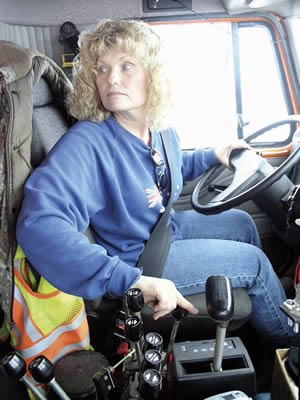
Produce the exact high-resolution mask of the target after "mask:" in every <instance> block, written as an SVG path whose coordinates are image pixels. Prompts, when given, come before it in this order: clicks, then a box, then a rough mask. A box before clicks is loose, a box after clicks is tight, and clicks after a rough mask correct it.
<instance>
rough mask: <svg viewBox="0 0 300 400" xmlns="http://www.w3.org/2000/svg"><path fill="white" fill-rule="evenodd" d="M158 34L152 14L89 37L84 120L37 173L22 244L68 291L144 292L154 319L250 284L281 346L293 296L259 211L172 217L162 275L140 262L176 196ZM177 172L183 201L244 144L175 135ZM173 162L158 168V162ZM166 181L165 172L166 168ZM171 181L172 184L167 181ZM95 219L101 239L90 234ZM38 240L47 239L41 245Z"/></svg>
mask: <svg viewBox="0 0 300 400" xmlns="http://www.w3.org/2000/svg"><path fill="white" fill-rule="evenodd" d="M164 65H165V64H164V60H163V53H162V49H161V43H160V40H159V37H158V36H157V35H156V34H155V33H154V32H153V31H152V30H151V28H150V27H149V26H148V25H147V24H145V23H143V22H141V21H127V20H120V21H112V20H103V21H101V22H100V23H99V25H98V26H97V27H96V28H95V29H94V30H93V31H92V32H90V33H86V34H83V35H82V37H81V39H80V59H79V61H78V65H77V70H76V71H75V72H74V90H73V92H72V93H71V94H70V96H69V98H68V104H69V109H70V112H71V114H72V115H73V116H74V117H76V118H77V119H78V120H79V122H78V123H77V124H75V125H74V126H73V127H72V128H71V129H70V130H69V131H68V132H67V133H66V134H65V135H64V137H63V138H62V139H61V140H60V141H59V142H58V143H57V145H56V146H55V147H54V149H52V151H51V152H50V154H49V155H48V157H47V159H46V160H45V161H44V162H43V163H42V165H41V166H40V167H39V168H37V169H36V170H35V171H34V172H33V174H32V175H31V177H30V178H29V179H28V181H27V183H26V186H25V198H24V202H23V206H22V210H21V213H20V216H19V219H18V225H17V239H18V242H19V243H20V246H21V248H22V249H23V251H24V252H25V254H26V256H27V257H28V259H29V260H30V262H31V263H32V265H33V266H34V267H35V268H36V269H37V270H38V272H39V273H40V274H41V275H42V276H43V277H45V278H46V279H47V280H48V281H49V282H50V283H51V284H52V285H54V286H55V287H57V288H58V289H60V290H62V291H64V292H66V293H70V294H73V295H76V296H81V297H84V298H87V299H93V298H97V297H99V296H102V295H104V294H105V293H106V294H110V295H112V296H123V295H124V294H125V293H126V291H127V290H128V288H129V287H132V286H134V287H138V288H140V289H141V290H142V292H143V294H144V298H145V302H146V303H147V304H148V305H150V306H151V307H152V308H153V311H154V318H155V319H157V318H160V317H161V316H163V315H165V314H167V313H169V312H170V311H172V310H173V309H174V308H175V307H176V306H177V305H179V306H181V307H183V308H185V309H187V310H188V311H189V312H191V313H194V314H195V313H197V310H196V309H195V307H194V306H193V305H192V304H190V303H189V302H188V301H187V300H185V298H184V297H183V296H184V295H188V294H193V293H198V292H201V291H204V289H205V282H206V279H207V277H208V276H209V275H213V274H224V275H226V276H227V277H228V278H230V280H231V282H232V285H233V286H237V287H245V288H247V289H248V292H249V295H250V296H251V299H252V305H253V312H252V316H251V319H252V320H253V321H254V322H255V327H256V328H257V329H258V330H259V331H260V333H261V334H262V335H264V336H267V337H269V338H271V339H272V340H273V341H274V343H286V344H287V342H288V341H289V340H290V339H291V338H292V336H293V334H292V333H291V332H290V331H288V327H287V323H286V319H285V317H284V315H282V313H281V312H280V310H279V306H280V304H281V303H282V302H283V301H284V300H285V295H284V291H283V289H282V287H281V285H280V282H279V280H278V278H277V276H276V274H275V272H274V271H273V269H272V266H271V265H270V263H269V261H268V259H267V258H266V257H265V255H264V253H263V252H262V251H261V250H260V241H259V237H258V234H257V231H256V228H255V225H254V223H253V221H252V219H251V218H250V217H249V216H248V214H246V213H243V212H241V211H237V210H231V211H229V212H225V213H223V214H221V215H217V216H209V217H207V216H203V215H200V214H198V213H195V212H194V211H187V212H180V213H178V212H177V213H175V212H174V211H172V213H171V215H170V224H171V227H172V238H173V242H172V245H171V248H170V252H169V256H168V259H167V262H166V265H165V269H164V272H163V276H162V278H152V277H147V276H143V275H141V270H140V269H139V268H137V267H136V266H137V262H138V260H139V257H140V255H141V253H142V251H143V249H144V245H145V242H146V241H147V239H148V238H149V236H150V233H151V231H152V230H153V227H154V226H155V224H156V223H157V221H158V219H159V217H160V216H161V213H162V212H164V210H165V206H166V204H167V200H168V198H169V196H170V179H169V168H168V166H167V161H166V156H165V152H164V148H163V145H162V141H161V137H160V135H159V130H158V129H159V128H161V126H162V122H163V120H164V118H165V117H166V115H167V112H168V110H169V109H170V108H171V107H172V104H173V103H172V93H171V89H170V85H169V81H168V75H167V73H166V70H165V68H164ZM168 135H169V140H170V143H171V148H172V152H173V154H172V156H173V157H172V159H173V162H174V169H175V174H174V175H175V177H174V181H175V188H176V190H175V193H174V197H173V199H172V201H173V202H174V201H175V200H176V199H177V198H178V196H179V194H180V192H181V189H182V184H183V181H189V180H192V179H194V178H195V177H197V176H199V175H200V174H201V173H203V172H204V171H206V170H207V169H208V168H210V167H211V166H212V165H214V164H216V163H217V162H221V163H223V164H224V165H227V166H229V155H230V152H231V150H232V149H233V148H238V147H247V145H246V144H245V143H244V142H237V143H236V144H234V145H229V146H226V147H222V148H217V149H215V150H213V149H212V150H202V149H198V150H196V151H194V152H189V153H188V152H181V151H180V147H179V140H178V136H177V133H176V132H175V131H174V129H172V128H169V130H168ZM156 156H158V157H162V159H163V161H164V164H165V165H166V166H167V167H166V169H164V170H163V171H157V168H156V167H155V166H154V164H153V157H154V158H155V157H156ZM162 172H163V175H164V179H162V176H161V174H162ZM163 181H164V182H163ZM89 224H91V226H92V227H93V230H94V233H95V240H96V244H90V243H89V242H88V240H87V238H86V237H85V236H84V235H83V233H82V232H84V231H85V230H86V228H87V227H88V225H89ZM32 243H37V244H38V245H34V246H33V245H32Z"/></svg>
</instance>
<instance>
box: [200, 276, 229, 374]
mask: <svg viewBox="0 0 300 400" xmlns="http://www.w3.org/2000/svg"><path fill="white" fill-rule="evenodd" d="M206 307H207V311H208V314H209V316H210V317H211V318H212V319H213V320H214V321H216V323H217V333H216V345H215V351H214V359H213V364H212V369H213V371H221V370H222V358H223V352H224V342H225V335H226V328H227V326H228V324H229V321H230V320H231V318H232V316H233V310H234V303H233V295H232V287H231V283H230V280H229V279H228V278H227V277H226V276H222V275H216V276H210V277H209V278H208V279H207V281H206Z"/></svg>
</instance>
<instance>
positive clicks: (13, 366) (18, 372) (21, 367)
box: [1, 351, 47, 400]
mask: <svg viewBox="0 0 300 400" xmlns="http://www.w3.org/2000/svg"><path fill="white" fill-rule="evenodd" d="M1 366H2V367H3V369H4V371H5V373H6V374H7V375H8V376H12V377H14V378H17V379H18V380H19V381H22V382H23V383H24V384H25V385H26V386H27V388H28V389H30V390H31V391H32V393H33V394H34V395H35V397H36V398H37V399H38V400H47V398H46V397H45V396H44V395H43V393H41V392H40V390H39V389H38V388H37V387H36V386H35V385H34V384H33V383H32V382H31V380H30V379H29V378H28V377H27V376H26V363H25V360H24V358H22V357H21V356H20V355H19V354H18V353H17V352H15V351H12V352H11V353H9V354H7V355H6V356H4V357H3V358H2V360H1Z"/></svg>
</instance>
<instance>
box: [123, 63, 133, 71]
mask: <svg viewBox="0 0 300 400" xmlns="http://www.w3.org/2000/svg"><path fill="white" fill-rule="evenodd" d="M132 68H133V65H132V64H130V63H125V64H123V71H130V70H131V69H132Z"/></svg>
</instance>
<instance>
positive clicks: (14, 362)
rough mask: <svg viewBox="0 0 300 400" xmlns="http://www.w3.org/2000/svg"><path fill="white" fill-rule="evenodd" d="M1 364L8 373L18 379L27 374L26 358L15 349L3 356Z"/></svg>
mask: <svg viewBox="0 0 300 400" xmlns="http://www.w3.org/2000/svg"><path fill="white" fill-rule="evenodd" d="M1 366H2V367H3V369H4V371H5V373H6V374H7V375H9V376H12V377H15V378H17V379H21V378H22V377H23V376H24V375H25V374H26V363H25V360H24V358H22V357H21V356H20V355H19V354H18V353H16V352H15V351H13V352H11V353H9V354H7V355H6V356H5V357H3V358H2V360H1Z"/></svg>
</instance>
